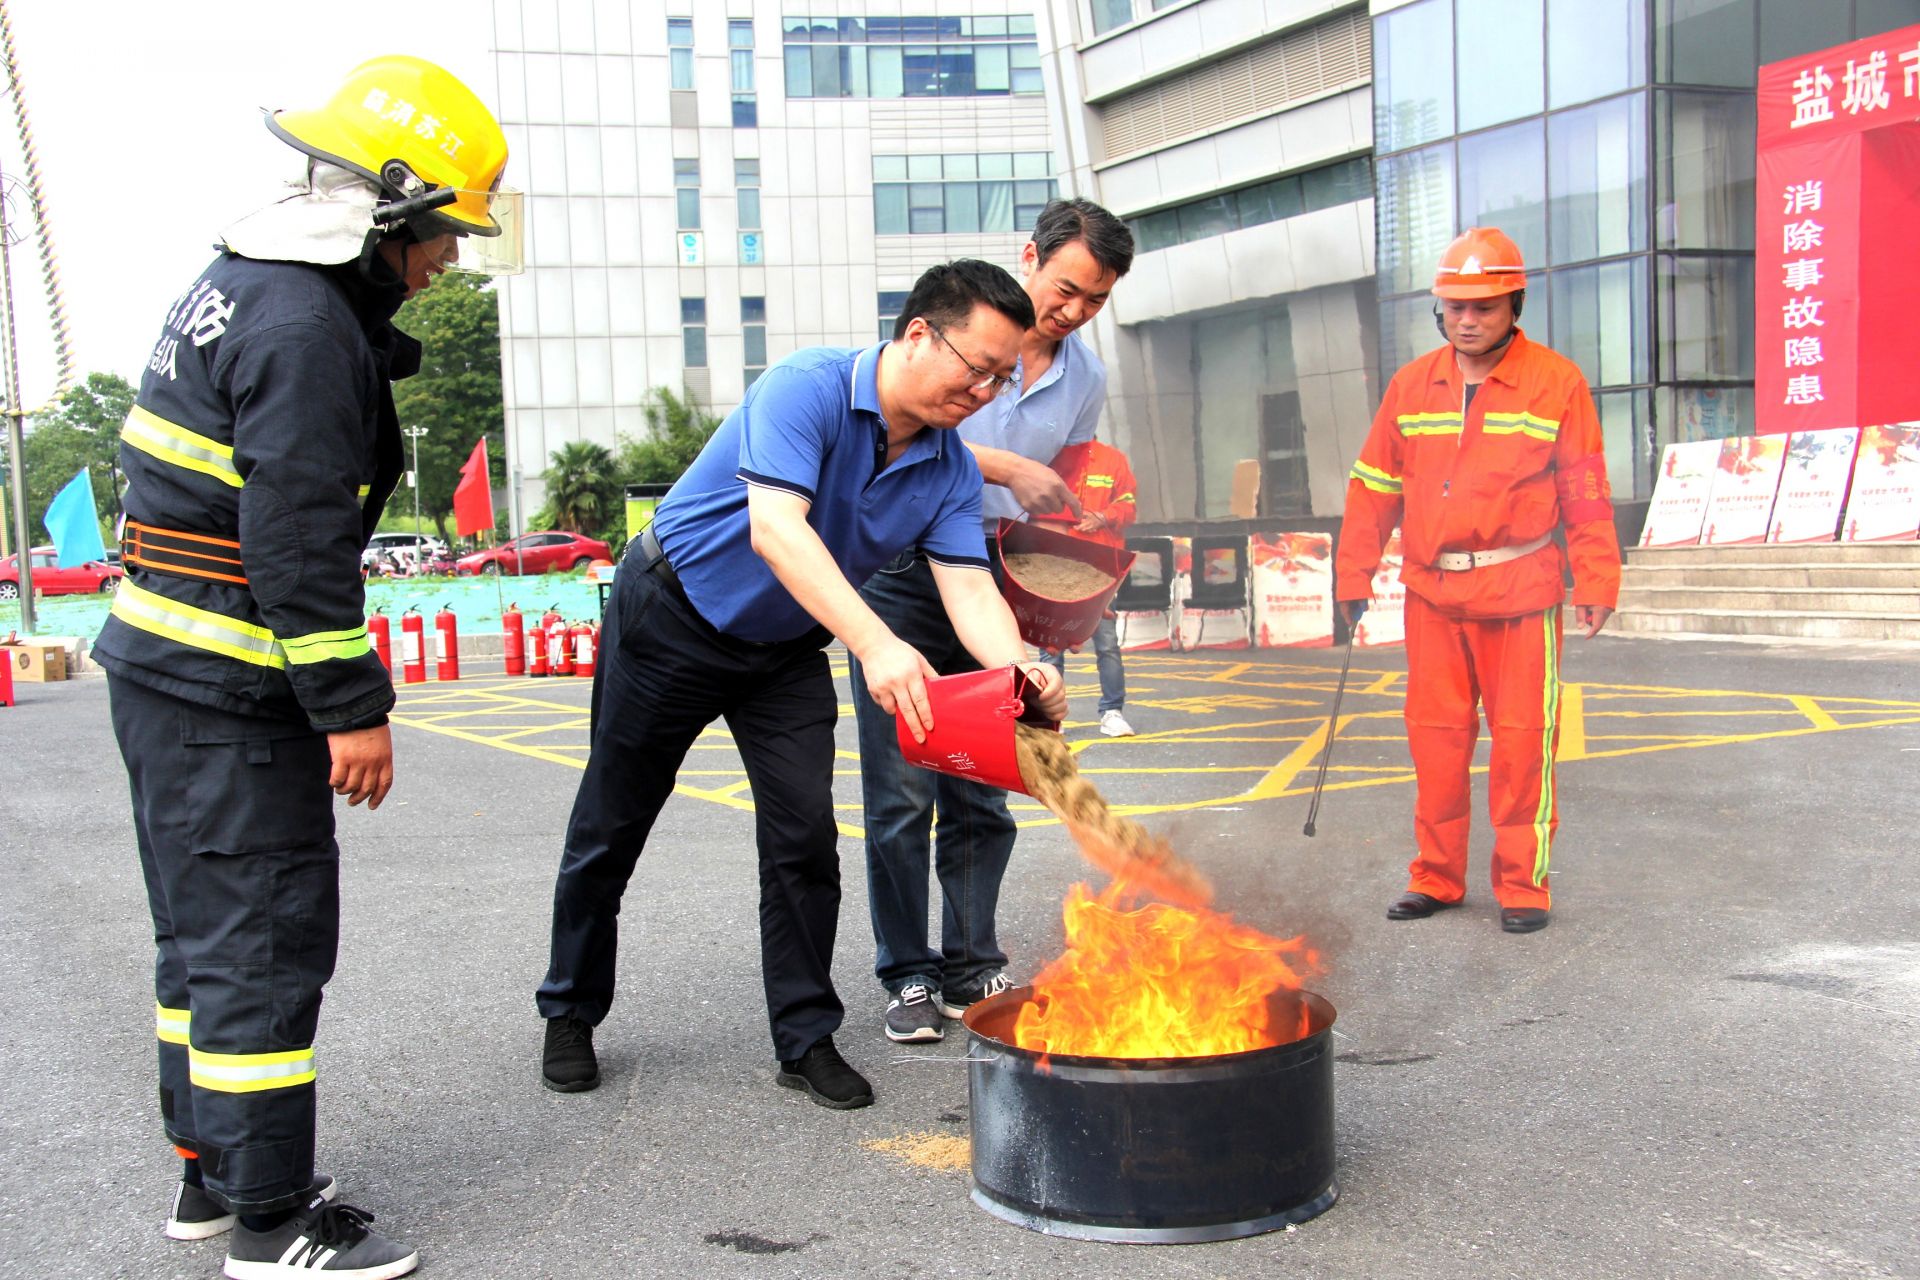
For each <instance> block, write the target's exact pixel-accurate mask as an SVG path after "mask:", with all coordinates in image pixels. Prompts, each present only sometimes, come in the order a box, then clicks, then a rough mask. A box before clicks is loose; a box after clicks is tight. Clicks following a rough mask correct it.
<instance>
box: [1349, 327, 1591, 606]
mask: <svg viewBox="0 0 1920 1280" xmlns="http://www.w3.org/2000/svg"><path fill="white" fill-rule="evenodd" d="M1395 525H1398V526H1400V529H1401V545H1402V547H1403V549H1404V553H1405V564H1404V566H1403V568H1402V569H1401V575H1400V576H1401V580H1402V581H1403V582H1405V583H1406V586H1407V590H1409V591H1412V592H1415V593H1417V594H1418V595H1419V596H1420V597H1421V598H1422V599H1424V600H1426V601H1427V602H1428V603H1430V604H1433V605H1435V606H1437V607H1439V608H1441V609H1443V610H1447V611H1449V612H1452V613H1456V614H1459V615H1461V616H1466V617H1480V618H1498V617H1517V616H1519V615H1521V614H1525V613H1532V612H1534V611H1536V610H1540V609H1545V608H1548V607H1549V606H1551V605H1554V604H1557V603H1560V602H1561V601H1562V600H1563V599H1564V593H1563V583H1564V581H1565V578H1564V574H1565V568H1566V564H1567V562H1568V558H1569V557H1570V558H1571V562H1572V567H1573V600H1574V603H1576V604H1596V605H1606V606H1607V607H1609V608H1611V607H1612V606H1613V604H1614V602H1615V600H1616V598H1617V597H1618V595H1619V590H1620V544H1619V540H1618V539H1617V537H1616V536H1615V534H1614V529H1613V503H1612V497H1611V493H1610V491H1609V489H1608V487H1607V469H1606V454H1605V450H1604V447H1603V445H1602V442H1601V438H1600V420H1599V417H1598V415H1597V414H1596V413H1595V411H1594V406H1593V396H1592V394H1591V393H1590V392H1589V391H1588V390H1587V382H1586V379H1585V378H1584V377H1582V376H1581V374H1580V370H1579V369H1578V367H1576V366H1575V365H1574V363H1573V362H1572V361H1570V360H1568V359H1567V358H1566V357H1564V356H1561V355H1559V354H1558V353H1556V352H1554V351H1552V350H1549V349H1548V348H1546V347H1543V346H1540V345H1539V344H1538V343H1534V342H1530V341H1528V339H1527V336H1526V334H1525V333H1524V332H1521V331H1519V330H1516V331H1515V333H1514V337H1513V342H1512V343H1511V344H1510V345H1509V346H1508V348H1507V352H1506V355H1505V357H1504V358H1503V359H1502V360H1501V361H1500V363H1499V365H1497V366H1496V367H1495V368H1494V370H1493V372H1492V373H1490V374H1488V375H1487V379H1486V381H1485V382H1483V383H1481V384H1480V387H1479V389H1478V390H1477V391H1476V392H1475V393H1474V396H1473V401H1472V403H1471V404H1467V403H1466V383H1465V380H1464V379H1463V378H1462V377H1461V375H1460V369H1459V365H1458V364H1457V362H1456V361H1455V359H1454V354H1453V348H1452V347H1441V348H1439V349H1438V350H1435V351H1431V352H1428V353H1427V354H1426V355H1424V356H1421V357H1420V358H1419V359H1417V360H1413V361H1410V362H1409V363H1408V364H1406V365H1404V366H1403V367H1402V368H1401V369H1400V371H1399V372H1398V373H1396V374H1394V376H1393V381H1392V382H1391V383H1389V384H1388V386H1387V393H1386V395H1385V397H1384V398H1383V399H1382V400H1381V403H1380V410H1379V412H1378V413H1376V414H1375V415H1374V419H1373V427H1372V430H1371V431H1370V432H1369V433H1368V435H1367V440H1366V444H1365V445H1364V446H1362V448H1361V450H1360V457H1359V459H1358V460H1357V461H1356V462H1355V463H1354V465H1353V470H1352V472H1351V473H1350V476H1349V479H1348V483H1347V505H1346V511H1345V513H1344V516H1343V518H1342V521H1341V525H1340V552H1339V556H1338V560H1337V581H1336V585H1335V589H1334V590H1335V595H1336V596H1337V598H1339V599H1341V600H1364V599H1367V598H1368V597H1370V596H1371V595H1372V593H1373V587H1372V580H1373V574H1374V570H1375V569H1376V568H1378V567H1379V564H1380V554H1381V549H1382V548H1383V547H1384V546H1385V545H1386V540H1387V537H1388V535H1389V534H1390V533H1391V532H1392V531H1393V528H1394V526H1395ZM1556 528H1564V529H1565V531H1566V548H1567V549H1566V552H1565V553H1563V552H1562V551H1561V549H1560V547H1559V545H1558V544H1557V543H1555V542H1552V541H1549V542H1548V543H1547V544H1546V545H1545V546H1543V547H1542V548H1541V549H1540V550H1538V551H1536V552H1533V553H1532V554H1531V555H1525V556H1521V557H1520V558H1518V559H1516V560H1510V561H1507V562H1506V563H1503V564H1497V565H1488V566H1484V567H1481V568H1477V569H1472V570H1468V571H1465V572H1459V573H1449V572H1446V571H1443V570H1441V569H1439V568H1437V567H1435V561H1436V560H1437V559H1438V557H1439V555H1440V553H1441V552H1443V551H1490V550H1493V549H1494V548H1497V547H1507V546H1514V545H1518V544H1523V543H1527V542H1530V541H1532V540H1534V539H1535V538H1539V537H1541V536H1542V535H1545V534H1550V533H1552V532H1553V531H1554V530H1555V529H1556Z"/></svg>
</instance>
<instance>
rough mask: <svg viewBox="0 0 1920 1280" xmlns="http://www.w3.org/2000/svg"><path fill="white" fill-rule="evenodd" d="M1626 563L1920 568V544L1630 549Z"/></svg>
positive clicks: (1825, 543)
mask: <svg viewBox="0 0 1920 1280" xmlns="http://www.w3.org/2000/svg"><path fill="white" fill-rule="evenodd" d="M1627 563H1628V564H1631V565H1634V566H1640V565H1645V566H1647V567H1649V568H1651V567H1656V566H1672V565H1692V564H1714V565H1731V564H1751V565H1769V566H1772V565H1788V564H1868V565H1912V566H1914V567H1915V568H1916V569H1920V541H1914V542H1799V543H1794V544H1792V545H1789V546H1777V545H1769V544H1767V543H1755V544H1753V545H1751V546H1742V547H1629V548H1627Z"/></svg>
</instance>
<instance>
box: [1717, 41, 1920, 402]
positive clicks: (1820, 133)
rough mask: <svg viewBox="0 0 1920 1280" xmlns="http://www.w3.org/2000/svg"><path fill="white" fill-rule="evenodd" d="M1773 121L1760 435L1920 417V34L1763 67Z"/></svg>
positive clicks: (1757, 265) (1757, 246)
mask: <svg viewBox="0 0 1920 1280" xmlns="http://www.w3.org/2000/svg"><path fill="white" fill-rule="evenodd" d="M1759 112H1760V128H1759V159H1758V165H1757V172H1758V190H1757V193H1756V198H1755V208H1756V212H1755V228H1754V232H1755V243H1754V271H1755V279H1754V310H1755V316H1754V339H1755V351H1754V365H1755V368H1754V412H1755V418H1756V425H1757V427H1758V429H1759V430H1760V431H1762V432H1766V433H1773V432H1785V431H1800V430H1814V429H1819V428H1825V427H1851V426H1857V425H1858V424H1860V423H1861V422H1862V421H1866V422H1887V421H1897V420H1901V419H1908V418H1916V417H1920V379H1915V378H1913V377H1911V376H1910V374H1909V369H1910V367H1911V361H1912V346H1913V340H1914V321H1913V318H1912V317H1913V304H1912V296H1913V293H1914V290H1915V288H1916V286H1920V255H1915V254H1914V253H1913V251H1912V236H1913V232H1912V227H1913V223H1914V220H1915V218H1916V216H1920V26H1915V27H1906V28H1903V29H1901V30H1899V31H1893V32H1889V33H1887V34H1886V35H1881V36H1874V37H1871V38H1869V39H1866V40H1857V41H1854V42H1853V43H1852V44H1845V45H1840V46H1837V47H1835V48H1832V49H1825V50H1821V51H1819V52H1817V53H1810V54H1806V55H1803V56H1801V57H1797V58H1793V59H1790V60H1788V61H1785V62H1775V63H1770V64H1769V65H1767V66H1764V67H1762V68H1760V80H1759Z"/></svg>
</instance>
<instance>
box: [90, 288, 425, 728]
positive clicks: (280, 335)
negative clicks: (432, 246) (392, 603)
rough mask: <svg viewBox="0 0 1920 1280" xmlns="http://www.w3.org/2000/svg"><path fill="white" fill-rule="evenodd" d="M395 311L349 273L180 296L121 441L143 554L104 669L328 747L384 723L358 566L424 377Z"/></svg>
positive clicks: (123, 596)
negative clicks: (405, 384)
mask: <svg viewBox="0 0 1920 1280" xmlns="http://www.w3.org/2000/svg"><path fill="white" fill-rule="evenodd" d="M399 301H400V290H399V288H398V287H397V286H395V287H391V288H385V289H382V288H379V287H376V286H373V285H371V284H368V283H367V282H366V281H365V280H363V279H362V278H360V276H359V275H358V274H357V268H356V267H355V266H353V265H352V264H349V265H347V266H344V267H314V266H308V265H304V264H299V263H289V262H258V261H254V260H252V259H248V258H242V257H239V256H237V255H234V254H222V255H221V256H220V257H218V258H216V259H215V260H214V262H213V264H212V265H211V266H210V267H208V268H207V270H206V272H205V273H204V274H203V275H202V276H201V277H200V279H199V280H198V281H197V282H196V283H195V284H194V287H193V288H192V289H190V290H188V291H187V293H185V294H183V295H182V296H181V298H180V300H179V301H178V302H177V303H176V304H175V305H174V308H173V310H172V311H171V312H170V313H169V314H168V316H167V321H166V325H165V327H164V328H163V330H162V333H161V338H160V342H159V344H158V346H156V347H155V349H154V352H153V355H152V357H151V359H150V360H149V361H148V366H147V371H146V373H145V374H144V375H143V376H142V378H141V381H140V391H139V394H138V397H137V399H136V401H135V404H134V407H133V410H132V412H130V413H129V414H128V415H127V421H126V424H125V425H124V426H123V427H122V429H121V448H120V467H121V470H122V471H123V472H125V474H126V476H127V492H126V497H125V500H124V506H125V509H126V513H127V519H128V522H129V528H130V529H131V530H133V531H134V532H137V533H139V534H140V537H139V538H138V539H136V544H141V545H134V546H133V547H132V549H131V550H130V551H129V555H128V559H127V563H126V566H125V567H126V569H127V577H126V578H125V579H124V581H123V583H122V585H121V588H120V591H119V593H118V595H117V596H116V598H115V600H114V604H113V608H112V612H111V615H110V617H109V618H108V621H107V624H106V626H105V627H104V628H103V629H102V631H101V633H100V638H99V640H98V641H96V643H95V646H94V653H95V654H96V655H97V656H98V657H99V659H100V662H101V665H103V666H105V667H106V668H107V669H108V670H110V671H112V672H113V673H114V674H115V675H116V676H120V677H124V678H126V679H129V680H133V681H136V682H138V683H141V684H145V685H148V686H150V687H153V688H158V689H161V690H163V691H166V692H168V693H172V694H175V695H176V696H179V697H183V698H186V699H188V700H190V701H194V702H199V703H203V704H205V705H209V706H216V707H220V708H222V709H224V710H228V711H234V712H238V713H241V714H247V715H258V716H267V717H271V718H275V719H285V720H295V721H302V722H305V723H307V724H310V725H311V726H312V727H313V728H314V729H317V730H320V731H323V732H333V731H338V730H342V729H353V728H362V727H366V726H368V725H373V724H379V723H381V722H382V721H383V720H384V719H385V717H386V713H387V710H388V708H390V707H391V706H392V705H393V687H392V681H391V678H390V677H389V675H388V673H387V670H386V668H385V667H384V666H382V665H381V663H380V660H379V658H378V657H376V656H375V655H374V653H373V649H372V646H371V644H370V643H369V642H368V639H367V632H366V616H365V596H364V589H363V581H362V578H361V574H360V553H361V551H362V550H363V549H364V548H365V547H366V544H367V539H368V538H369V537H370V536H371V534H372V532H373V530H374V528H375V527H376V525H377V524H378V522H379V519H380V512H381V509H382V508H383V507H384V506H385V504H386V500H387V497H388V495H389V494H391V493H392V492H393V488H394V485H395V483H396V482H397V481H398V479H399V477H400V473H401V449H400V437H399V424H398V422H397V420H396V419H395V417H394V411H393V393H392V387H391V383H390V379H391V378H392V377H394V376H404V375H405V374H407V373H411V372H412V371H413V369H414V368H415V367H417V364H418V347H417V345H416V344H414V343H413V341H412V339H410V338H406V337H405V336H404V335H402V334H400V333H399V332H398V331H396V330H395V329H394V328H393V327H392V325H391V323H390V319H391V316H392V313H393V311H394V309H395V308H396V307H397V306H398V305H399ZM143 546H144V550H143Z"/></svg>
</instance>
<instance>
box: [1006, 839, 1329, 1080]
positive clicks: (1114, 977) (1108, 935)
mask: <svg viewBox="0 0 1920 1280" xmlns="http://www.w3.org/2000/svg"><path fill="white" fill-rule="evenodd" d="M1138 897H1139V889H1138V888H1137V887H1136V886H1135V885H1133V884H1132V883H1130V882H1129V881H1128V880H1127V879H1126V878H1124V877H1122V878H1119V879H1116V880H1115V881H1114V882H1113V883H1112V884H1110V885H1109V886H1108V887H1107V888H1106V889H1104V890H1103V891H1101V893H1100V894H1099V896H1097V897H1096V896H1094V895H1093V893H1092V892H1091V890H1089V889H1088V887H1087V886H1086V885H1084V884H1076V885H1074V886H1073V888H1072V889H1071V890H1070V891H1069V892H1068V894H1067V901H1066V925H1067V949H1066V952H1065V954H1063V955H1062V956H1060V958H1059V959H1057V960H1055V961H1054V962H1053V963H1051V964H1049V965H1048V966H1047V967H1046V968H1045V969H1043V970H1041V972H1040V975H1039V976H1038V977H1037V978H1035V979H1034V981H1033V998H1032V999H1031V1001H1029V1003H1027V1004H1025V1005H1023V1006H1021V1009H1020V1014H1019V1017H1018V1018H1017V1019H1016V1021H1015V1023H1014V1028H1013V1039H1014V1043H1015V1044H1016V1045H1018V1046H1019V1047H1020V1048H1022V1049H1027V1050H1031V1051H1033V1052H1037V1053H1046V1054H1052V1053H1060V1054H1067V1055H1070V1056H1083V1057H1104V1058H1189V1057H1204V1056H1206V1055H1209V1054H1218V1053H1243V1052H1245V1051H1247V1050H1250V1049H1264V1048H1267V1047H1269V1046H1271V1045H1277V1044H1286V1043H1289V1042H1291V1041H1293V1040H1297V1039H1300V1038H1302V1037H1303V1036H1305V1035H1306V1034H1307V1032H1308V1027H1307V1025H1306V1024H1307V1013H1306V1009H1305V1006H1304V1005H1302V1006H1301V1009H1300V1014H1299V1019H1298V1022H1297V1024H1292V1025H1286V1026H1273V1025H1269V1024H1270V1023H1271V1022H1272V1021H1273V1017H1272V1002H1270V1000H1269V997H1270V996H1272V995H1273V993H1274V992H1275V991H1278V990H1281V989H1283V988H1284V989H1288V990H1294V989H1297V988H1299V986H1300V985H1301V980H1302V977H1303V976H1304V975H1308V974H1311V973H1312V972H1313V971H1314V970H1315V969H1316V968H1317V967H1318V963H1319V960H1318V956H1317V955H1316V954H1315V953H1314V951H1313V950H1312V949H1311V948H1309V947H1308V946H1307V945H1306V942H1305V940H1304V939H1302V938H1297V937H1296V938H1288V939H1285V940H1282V939H1279V938H1271V937H1268V936H1267V935H1266V934H1264V933H1261V932H1260V931H1259V930H1258V929H1253V928H1250V927H1248V926H1246V925H1242V924H1237V923H1235V922H1234V919H1233V917H1232V916H1229V915H1226V914H1225V913H1223V912H1218V911H1210V910H1208V909H1206V908H1204V907H1195V908H1186V907H1176V906H1170V905H1168V904H1166V903H1164V902H1148V903H1145V904H1144V905H1140V906H1137V907H1132V908H1131V909H1128V908H1127V907H1126V906H1124V905H1123V904H1128V903H1132V902H1134V901H1135V900H1137V898H1138Z"/></svg>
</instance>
